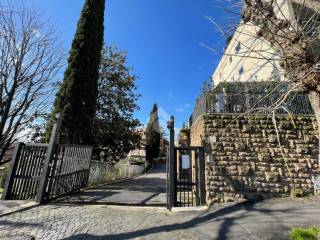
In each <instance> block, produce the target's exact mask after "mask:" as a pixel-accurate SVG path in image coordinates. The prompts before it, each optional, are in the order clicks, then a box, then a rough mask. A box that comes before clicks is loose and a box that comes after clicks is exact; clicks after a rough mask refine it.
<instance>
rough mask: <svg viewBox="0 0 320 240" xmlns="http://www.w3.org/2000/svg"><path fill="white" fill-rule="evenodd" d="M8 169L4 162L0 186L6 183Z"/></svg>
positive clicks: (2, 186)
mask: <svg viewBox="0 0 320 240" xmlns="http://www.w3.org/2000/svg"><path fill="white" fill-rule="evenodd" d="M8 171H9V166H8V164H6V165H5V166H4V170H3V172H2V174H1V175H0V188H4V185H5V184H6V179H7V176H8Z"/></svg>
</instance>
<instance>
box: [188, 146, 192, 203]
mask: <svg viewBox="0 0 320 240" xmlns="http://www.w3.org/2000/svg"><path fill="white" fill-rule="evenodd" d="M187 152H188V156H189V167H190V169H191V176H190V169H188V174H187V194H188V195H187V196H188V207H189V205H190V196H189V195H190V192H189V191H190V189H189V188H190V185H191V193H192V164H190V152H191V151H190V149H188V150H187ZM190 178H191V182H190Z"/></svg>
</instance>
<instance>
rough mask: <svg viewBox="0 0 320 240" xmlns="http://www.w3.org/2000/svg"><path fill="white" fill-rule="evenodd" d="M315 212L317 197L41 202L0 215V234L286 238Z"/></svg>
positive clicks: (319, 207) (315, 217)
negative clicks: (147, 204) (162, 205)
mask: <svg viewBox="0 0 320 240" xmlns="http://www.w3.org/2000/svg"><path fill="white" fill-rule="evenodd" d="M319 216H320V204H319V199H315V200H312V201H311V200H290V199H282V200H279V199H278V200H269V201H264V202H260V203H255V204H254V203H243V204H235V205H234V204H229V205H224V206H222V205H220V206H215V207H213V208H212V209H210V210H209V211H207V212H191V213H190V212H184V213H169V212H166V211H156V210H155V209H149V208H146V209H143V210H132V209H131V210H128V208H127V207H126V208H119V207H117V208H116V207H107V206H97V205H95V206H90V205H84V206H68V205H45V206H40V207H36V208H33V209H30V210H27V211H24V212H20V213H15V214H11V215H8V216H5V217H2V218H0V238H1V239H19V236H20V237H22V236H26V235H30V236H34V237H35V238H36V239H48V240H53V239H165V240H167V239H170V240H171V239H287V235H288V232H289V230H290V229H291V228H292V227H295V226H314V225H320V218H319ZM20 239H23V238H20Z"/></svg>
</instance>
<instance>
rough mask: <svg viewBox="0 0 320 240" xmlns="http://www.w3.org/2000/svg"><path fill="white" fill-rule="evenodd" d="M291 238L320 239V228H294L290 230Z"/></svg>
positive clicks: (300, 239) (294, 239)
mask: <svg viewBox="0 0 320 240" xmlns="http://www.w3.org/2000/svg"><path fill="white" fill-rule="evenodd" d="M289 239H290V240H317V239H320V228H318V227H310V228H294V229H292V231H291V232H290V236H289Z"/></svg>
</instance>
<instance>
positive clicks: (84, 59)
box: [47, 0, 105, 144]
mask: <svg viewBox="0 0 320 240" xmlns="http://www.w3.org/2000/svg"><path fill="white" fill-rule="evenodd" d="M104 9H105V0H86V1H85V4H84V7H83V9H82V13H81V17H80V20H79V22H78V26H77V31H76V34H75V37H74V40H73V42H72V48H71V51H70V56H69V59H68V66H67V69H66V71H65V74H64V80H63V83H62V85H61V87H60V90H59V92H58V94H57V96H56V99H55V102H54V107H53V110H52V116H55V114H56V113H60V114H61V117H62V126H61V131H60V142H63V143H70V144H92V140H93V139H92V125H93V120H94V117H95V113H96V101H97V95H98V90H97V82H98V79H99V64H100V60H101V52H102V47H103V35H104ZM50 125H51V124H49V125H48V128H47V140H48V139H49V138H50V134H51V130H50V129H51V126H50Z"/></svg>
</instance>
